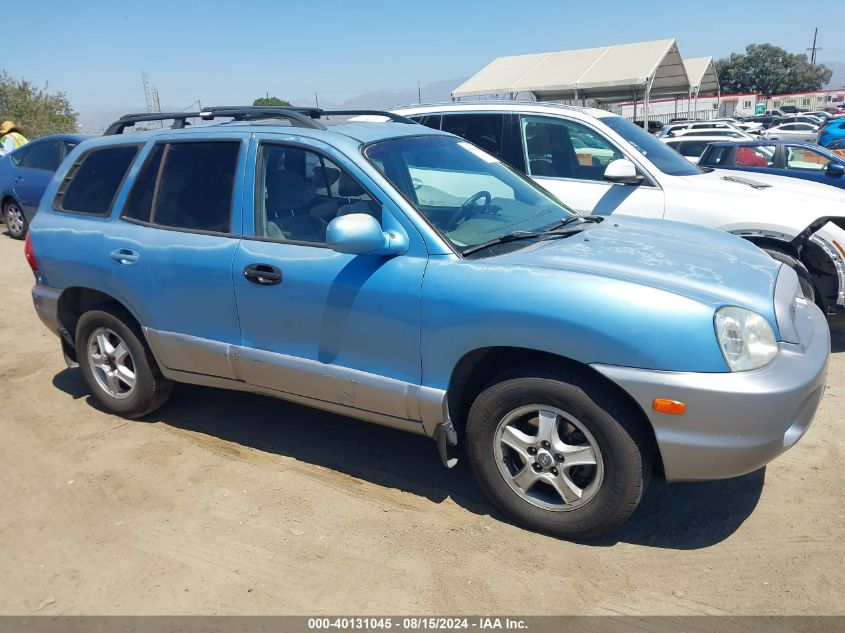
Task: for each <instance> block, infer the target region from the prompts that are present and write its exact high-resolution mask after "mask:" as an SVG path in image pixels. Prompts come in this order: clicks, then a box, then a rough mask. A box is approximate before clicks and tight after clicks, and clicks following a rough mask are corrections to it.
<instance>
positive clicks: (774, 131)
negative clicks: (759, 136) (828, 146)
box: [763, 123, 819, 143]
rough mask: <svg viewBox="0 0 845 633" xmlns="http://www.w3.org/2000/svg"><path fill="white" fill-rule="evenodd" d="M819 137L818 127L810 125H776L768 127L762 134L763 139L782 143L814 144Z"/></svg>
mask: <svg viewBox="0 0 845 633" xmlns="http://www.w3.org/2000/svg"><path fill="white" fill-rule="evenodd" d="M818 135H819V127H818V126H817V125H811V124H810V123H787V124H785V125H778V126H776V127H770V128H769V129H768V130H766V131H765V132H763V137H764V138H768V139H772V140H776V139H781V140H784V141H803V142H805V143H815V142H816V139H817V138H818Z"/></svg>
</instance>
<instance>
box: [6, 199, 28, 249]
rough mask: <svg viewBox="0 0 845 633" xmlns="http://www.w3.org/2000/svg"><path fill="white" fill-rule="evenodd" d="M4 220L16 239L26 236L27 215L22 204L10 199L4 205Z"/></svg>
mask: <svg viewBox="0 0 845 633" xmlns="http://www.w3.org/2000/svg"><path fill="white" fill-rule="evenodd" d="M3 222H4V223H5V224H6V230H8V231H9V235H10V236H11V237H13V238H15V239H16V240H22V239H23V238H24V237H26V230H27V228H28V227H27V223H26V217H25V216H24V214H23V210H22V209H21V207H20V205H19V204H18V203H17V202H15V201H14V200H8V201H7V202H6V204H4V205H3Z"/></svg>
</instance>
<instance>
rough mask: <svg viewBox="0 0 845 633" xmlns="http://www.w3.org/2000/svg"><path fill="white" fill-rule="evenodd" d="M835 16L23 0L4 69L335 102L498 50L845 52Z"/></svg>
mask: <svg viewBox="0 0 845 633" xmlns="http://www.w3.org/2000/svg"><path fill="white" fill-rule="evenodd" d="M837 1H838V2H841V1H842V0H837ZM834 4H836V2H834ZM831 6H833V5H831ZM834 13H835V12H834ZM831 15H833V14H832V13H831V12H830V11H825V10H822V9H819V7H818V6H813V7H810V6H809V5H808V7H806V8H801V7H800V6H799V5H796V3H795V2H794V1H793V0H790V1H781V0H769V1H768V2H765V3H759V4H753V3H748V2H738V1H737V0H727V1H721V0H708V1H707V2H677V1H673V2H668V1H663V0H659V1H650V2H635V1H622V0H600V1H595V2H583V1H580V2H565V1H558V2H548V1H545V0H530V1H521V2H503V1H501V0H500V1H493V0H489V1H486V2H485V1H478V0H449V1H439V0H431V1H429V2H425V1H420V0H417V1H416V2H413V3H407V4H406V3H403V2H401V0H399V1H398V2H397V1H395V0H394V1H392V2H381V1H377V0H358V1H356V2H339V1H334V2H333V1H328V0H308V1H302V0H300V1H298V2H286V1H283V0H280V1H276V2H271V1H269V0H267V1H265V0H257V1H252V2H250V1H246V0H244V1H242V2H237V1H236V0H227V1H225V2H224V1H218V0H203V1H193V2H183V1H180V0H169V1H167V2H164V1H161V0H144V1H139V0H135V1H133V2H125V1H124V0H109V1H108V2H106V1H100V0H91V1H86V2H80V1H76V2H74V1H72V0H71V1H68V0H64V1H61V2H59V1H55V0H26V1H23V2H16V3H15V7H14V11H7V12H6V16H7V18H9V17H11V18H13V19H15V20H16V21H17V24H16V25H15V27H14V28H6V29H4V35H3V40H2V44H1V45H0V46H2V48H0V69H5V70H6V71H7V72H8V73H10V74H11V75H13V76H15V77H24V78H26V79H29V80H32V81H34V82H36V83H39V84H43V83H44V82H47V81H48V82H49V85H50V89H51V90H62V91H65V92H66V93H67V94H68V96H69V97H70V100H71V103H72V104H73V106H74V107H75V108H76V109H78V110H87V109H91V108H96V107H101V106H109V105H132V104H138V105H140V106H143V104H144V98H143V91H142V87H141V71H142V70H143V71H146V72H147V74H148V75H149V77H150V81H151V83H152V84H153V85H154V86H155V87H156V88H157V89H158V91H159V94H160V98H161V103H162V105H168V106H179V107H183V106H188V105H189V104H190V103H191V102H192V101H194V100H195V99H202V101H203V103H204V104H215V103H217V104H233V103H245V102H251V101H252V99H253V98H255V97H256V96H261V95H263V94H264V93H265V92H269V93H270V94H271V95H276V96H279V97H282V98H287V99H289V100H291V101H294V102H295V103H296V102H299V103H306V102H307V103H310V102H311V100H312V99H313V93H314V91H315V90H316V91H318V92H319V94H320V97H321V99H322V100H325V101H335V102H339V101H343V100H345V99H347V98H349V97H353V96H356V95H359V94H361V93H364V92H370V91H374V90H379V89H385V90H403V89H413V88H415V87H416V82H417V81H421V82H422V84H423V85H425V84H426V83H430V82H434V81H438V80H443V79H451V78H455V77H462V76H468V75H471V74H473V73H475V72H476V71H478V70H479V69H480V68H481V67H483V66H484V65H485V64H487V63H488V62H489V61H491V60H492V59H493V58H495V57H497V56H500V55H513V54H521V53H531V52H543V51H550V50H564V49H570V48H587V47H593V46H601V45H607V44H622V43H628V42H636V41H641V40H653V39H663V38H671V37H674V38H676V39H677V40H678V45H679V48H680V51H681V54H682V55H683V56H685V57H699V56H703V55H713V56H715V57H719V56H723V55H726V54H728V53H730V52H732V51H739V50H742V49H744V47H745V45H746V44H748V43H751V42H771V43H773V44H776V45H778V46H782V47H783V48H786V49H788V50H789V51H791V52H803V51H804V49H806V48H807V47H808V46H810V44H811V43H812V36H813V28H814V27H815V26H819V27H820V33H819V45H820V46H822V48H823V50H822V51H821V52H820V53H819V60H820V61H825V60H829V61H845V39H843V37H842V29H841V28H836V29H835V28H834V25H833V22H832V21H831V19H830V16H831ZM842 26H843V24H842V22H840V24H839V27H842Z"/></svg>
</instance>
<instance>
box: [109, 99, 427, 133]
mask: <svg viewBox="0 0 845 633" xmlns="http://www.w3.org/2000/svg"><path fill="white" fill-rule="evenodd" d="M366 115H369V116H383V117H386V118H388V119H390V120H391V121H394V122H396V123H410V124H412V125H416V121H412V120H411V119H409V118H407V117H404V116H402V115H401V114H396V113H395V112H387V111H386V110H322V109H320V108H307V107H305V108H303V107H297V106H215V107H213V108H204V109H203V110H202V111H201V112H155V113H151V112H143V113H140V114H126V115H124V116H122V117H120V118H119V119H118V120H117V121H115V122H114V123H112V124H111V125H110V126H109V127H108V129H107V130H106V131H105V134H104V136H109V135H112V134H122V133H123V131H124V130H125V129H126V128H127V127H132V126H133V125H135V123H140V122H142V121H164V120H168V119H173V125H172V126H171V128H172V129H177V130H178V129H182V128H184V127H185V125H188V123H187V119H193V118H199V119H203V120H204V121H213V120H214V119H217V118H221V117H225V118H232V119H234V120H236V121H255V120H258V119H287V120H288V121H290V124H291V125H292V126H294V127H305V128H312V129H317V130H325V129H326V126H325V125H323V124H322V123H320V122H319V121H318V119H321V118H324V117H328V116H366Z"/></svg>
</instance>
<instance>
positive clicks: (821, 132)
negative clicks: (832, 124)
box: [819, 130, 828, 136]
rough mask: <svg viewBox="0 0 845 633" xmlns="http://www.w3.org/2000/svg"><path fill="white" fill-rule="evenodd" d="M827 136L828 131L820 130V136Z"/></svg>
mask: <svg viewBox="0 0 845 633" xmlns="http://www.w3.org/2000/svg"><path fill="white" fill-rule="evenodd" d="M825 134H828V131H827V130H819V136H824V135H825Z"/></svg>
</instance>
